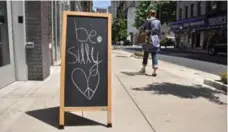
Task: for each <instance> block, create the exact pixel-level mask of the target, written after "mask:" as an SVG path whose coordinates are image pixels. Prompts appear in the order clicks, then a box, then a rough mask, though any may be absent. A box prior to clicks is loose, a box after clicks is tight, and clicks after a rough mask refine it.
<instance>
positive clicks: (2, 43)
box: [0, 1, 15, 88]
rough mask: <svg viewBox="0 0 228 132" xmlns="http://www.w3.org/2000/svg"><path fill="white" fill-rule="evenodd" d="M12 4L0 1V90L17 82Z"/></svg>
mask: <svg viewBox="0 0 228 132" xmlns="http://www.w3.org/2000/svg"><path fill="white" fill-rule="evenodd" d="M10 2H11V1H0V78H1V80H0V88H1V87H3V86H5V85H7V84H9V83H11V82H13V81H15V68H14V59H13V50H12V49H13V46H12V32H10V31H12V30H11V29H12V26H11V24H10V23H9V22H11V21H12V20H11V12H9V11H10V10H11V9H9V8H10Z"/></svg>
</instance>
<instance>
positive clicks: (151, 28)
mask: <svg viewBox="0 0 228 132" xmlns="http://www.w3.org/2000/svg"><path fill="white" fill-rule="evenodd" d="M142 30H143V31H146V32H147V35H148V38H149V41H147V42H148V43H151V47H152V48H151V49H149V50H144V54H143V62H142V68H141V70H140V73H145V72H146V66H147V63H148V56H149V53H151V56H152V66H153V73H152V76H157V72H156V71H157V69H158V57H157V54H158V52H159V50H160V39H161V22H160V21H159V20H158V19H156V11H155V10H150V11H149V12H148V17H147V20H146V21H145V23H144V25H143V28H142Z"/></svg>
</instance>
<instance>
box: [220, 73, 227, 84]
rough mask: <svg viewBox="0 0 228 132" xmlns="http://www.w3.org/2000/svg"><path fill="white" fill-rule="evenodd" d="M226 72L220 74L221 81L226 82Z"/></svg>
mask: <svg viewBox="0 0 228 132" xmlns="http://www.w3.org/2000/svg"><path fill="white" fill-rule="evenodd" d="M227 74H228V73H227V72H225V73H223V74H221V76H220V77H221V81H222V82H223V83H224V84H227Z"/></svg>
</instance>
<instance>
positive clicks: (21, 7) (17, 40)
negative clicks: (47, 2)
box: [11, 1, 28, 81]
mask: <svg viewBox="0 0 228 132" xmlns="http://www.w3.org/2000/svg"><path fill="white" fill-rule="evenodd" d="M11 3H12V26H13V44H14V45H13V46H14V47H13V48H14V57H15V58H14V60H15V70H16V80H20V81H22V80H23V81H24V80H27V78H28V75H27V72H28V69H27V64H26V51H25V46H26V30H25V4H24V2H23V1H12V2H11ZM18 16H23V23H18Z"/></svg>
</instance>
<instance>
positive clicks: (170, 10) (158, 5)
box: [134, 1, 176, 29]
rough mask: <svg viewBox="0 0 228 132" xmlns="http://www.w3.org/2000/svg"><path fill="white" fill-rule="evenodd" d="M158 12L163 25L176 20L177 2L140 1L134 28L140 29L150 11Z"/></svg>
mask: <svg viewBox="0 0 228 132" xmlns="http://www.w3.org/2000/svg"><path fill="white" fill-rule="evenodd" d="M151 9H153V10H156V11H157V16H158V17H160V16H161V18H159V19H160V20H161V23H162V24H163V23H165V22H166V23H168V22H172V21H175V20H176V1H160V2H156V1H140V4H139V6H138V7H137V9H136V11H135V14H136V16H135V23H134V26H135V27H136V28H137V29H138V28H139V27H141V26H142V25H143V23H144V21H145V20H146V17H147V13H148V11H149V10H151Z"/></svg>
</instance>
